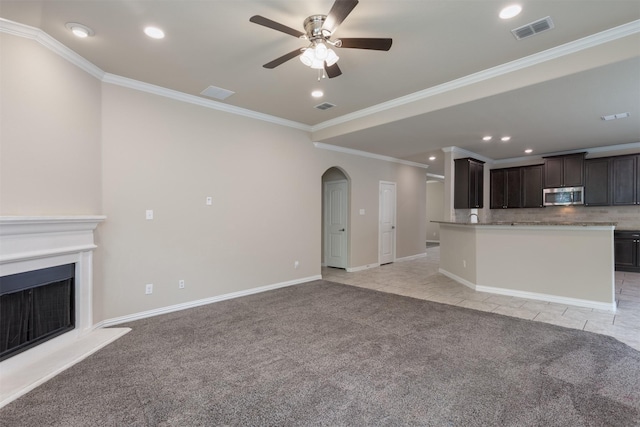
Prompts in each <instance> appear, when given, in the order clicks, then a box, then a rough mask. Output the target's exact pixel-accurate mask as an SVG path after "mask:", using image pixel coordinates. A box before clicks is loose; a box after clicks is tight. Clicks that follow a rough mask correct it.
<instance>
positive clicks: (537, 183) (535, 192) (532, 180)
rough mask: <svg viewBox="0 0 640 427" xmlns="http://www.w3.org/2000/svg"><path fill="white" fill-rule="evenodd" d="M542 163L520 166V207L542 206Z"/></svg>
mask: <svg viewBox="0 0 640 427" xmlns="http://www.w3.org/2000/svg"><path fill="white" fill-rule="evenodd" d="M543 169H544V167H543V165H533V166H523V167H522V207H523V208H542V207H544V205H543V204H542V188H543V187H542V184H543V182H542V179H543Z"/></svg>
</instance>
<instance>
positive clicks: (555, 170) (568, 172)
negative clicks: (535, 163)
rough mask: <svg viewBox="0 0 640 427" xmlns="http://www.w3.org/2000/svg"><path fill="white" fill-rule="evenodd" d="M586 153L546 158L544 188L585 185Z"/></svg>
mask: <svg viewBox="0 0 640 427" xmlns="http://www.w3.org/2000/svg"><path fill="white" fill-rule="evenodd" d="M584 156H585V153H577V154H569V155H564V156H553V157H545V158H544V188H558V187H581V186H583V185H584Z"/></svg>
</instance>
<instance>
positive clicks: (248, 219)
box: [0, 34, 426, 322]
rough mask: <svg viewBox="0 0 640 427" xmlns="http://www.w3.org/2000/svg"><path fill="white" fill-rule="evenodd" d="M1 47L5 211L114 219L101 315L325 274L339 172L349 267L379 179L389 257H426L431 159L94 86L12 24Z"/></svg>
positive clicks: (372, 237) (369, 220)
mask: <svg viewBox="0 0 640 427" xmlns="http://www.w3.org/2000/svg"><path fill="white" fill-rule="evenodd" d="M2 48H3V52H2V55H3V61H2V80H1V85H2V86H1V89H2V93H3V96H2V111H1V112H0V119H1V120H2V145H1V146H0V150H1V152H0V154H1V155H0V159H1V161H2V163H1V166H2V168H1V170H2V175H0V176H1V178H2V182H1V185H0V200H2V204H1V205H0V214H2V215H76V214H104V215H106V216H107V220H106V221H105V222H104V223H102V224H101V225H100V226H99V227H98V229H97V231H96V240H97V244H98V245H99V248H98V250H97V251H96V254H95V257H94V259H95V263H96V265H95V272H94V273H95V277H94V321H96V322H99V321H101V320H108V319H114V318H118V317H122V316H128V315H133V314H136V313H141V312H144V311H148V310H156V309H162V308H163V307H167V306H171V305H176V304H181V303H188V302H191V301H196V300H200V299H206V298H213V297H216V296H220V295H224V294H227V293H232V292H242V291H245V290H250V289H253V288H257V287H260V286H267V285H273V284H282V283H287V282H293V281H299V280H305V279H306V278H309V277H315V276H318V275H319V274H320V263H321V201H322V192H321V187H322V186H321V181H322V174H323V173H324V172H325V171H326V170H327V169H329V168H330V167H333V166H337V167H340V168H341V169H342V170H344V171H345V172H346V173H347V174H348V175H349V177H350V183H351V187H350V190H351V205H350V206H351V213H350V217H351V218H352V220H351V227H350V232H351V235H350V242H351V244H350V257H349V259H350V267H358V266H364V265H368V264H374V263H376V262H377V261H378V241H377V236H378V215H377V212H378V190H379V182H380V181H381V180H383V181H392V182H396V183H397V184H398V224H397V226H398V238H397V256H398V258H402V257H409V256H413V255H417V254H421V253H424V239H423V236H424V235H425V221H424V218H425V203H426V202H425V170H424V169H421V168H417V167H413V166H407V165H402V164H398V163H391V162H387V161H381V160H376V159H371V158H366V157H361V156H356V155H351V154H344V153H339V152H334V151H329V150H323V149H318V148H315V147H314V145H313V144H312V142H311V140H310V138H309V135H308V134H307V133H306V132H303V131H300V130H296V129H292V128H288V127H284V126H280V125H275V124H271V123H268V122H265V121H259V120H255V119H251V118H246V117H242V116H237V115H232V114H228V113H225V112H220V111H217V110H212V109H208V108H205V107H202V106H196V105H192V104H187V103H183V102H180V101H176V100H172V99H168V98H163V97H160V96H157V95H153V94H150V93H146V92H140V91H136V90H133V89H127V88H123V87H120V86H116V85H112V84H107V83H102V82H100V81H99V80H96V79H95V78H93V77H91V76H88V75H87V74H85V73H84V72H82V71H80V70H79V69H78V68H76V67H75V66H74V65H72V64H71V63H69V62H66V61H65V60H63V59H61V58H59V57H57V56H56V55H55V54H53V53H52V52H50V51H49V50H48V49H47V48H45V47H44V46H41V45H40V44H39V43H38V42H37V41H34V40H26V39H21V38H19V37H17V36H12V35H6V34H5V35H2ZM22 94H26V95H25V96H22ZM45 158H46V160H47V161H51V162H54V163H57V164H58V166H57V167H53V166H51V167H44V166H43V164H44V162H43V161H42V160H44V159H45ZM79 163H81V164H80V165H79ZM54 172H57V173H54ZM208 196H210V197H212V198H213V205H212V206H206V204H205V198H206V197H208ZM147 209H153V210H154V216H155V218H154V219H153V220H152V221H147V220H145V210H147ZM359 209H365V210H366V212H367V214H366V215H364V216H362V215H358V214H357V213H358V211H359ZM294 261H299V264H300V265H299V268H298V269H294ZM180 279H183V280H185V281H186V287H185V289H178V280H180ZM146 283H153V284H154V292H153V294H152V295H145V294H144V286H145V284H146Z"/></svg>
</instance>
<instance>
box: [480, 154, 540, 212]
mask: <svg viewBox="0 0 640 427" xmlns="http://www.w3.org/2000/svg"><path fill="white" fill-rule="evenodd" d="M542 169H543V167H542V165H533V166H521V167H516V168H504V169H491V172H490V175H489V176H490V178H491V182H490V186H489V187H490V189H491V194H490V197H489V199H490V202H491V203H490V208H491V209H507V208H541V207H543V204H542Z"/></svg>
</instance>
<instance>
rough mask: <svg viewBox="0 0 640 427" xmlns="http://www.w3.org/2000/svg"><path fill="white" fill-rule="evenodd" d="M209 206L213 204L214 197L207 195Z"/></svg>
mask: <svg viewBox="0 0 640 427" xmlns="http://www.w3.org/2000/svg"><path fill="white" fill-rule="evenodd" d="M206 203H207V206H211V205H212V204H213V197H207V201H206Z"/></svg>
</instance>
